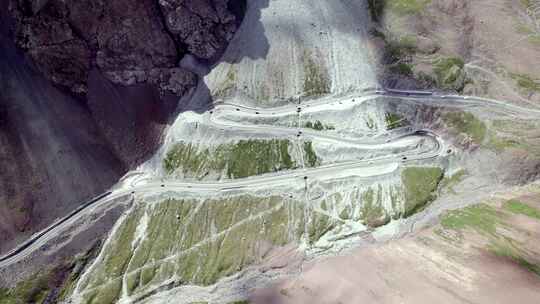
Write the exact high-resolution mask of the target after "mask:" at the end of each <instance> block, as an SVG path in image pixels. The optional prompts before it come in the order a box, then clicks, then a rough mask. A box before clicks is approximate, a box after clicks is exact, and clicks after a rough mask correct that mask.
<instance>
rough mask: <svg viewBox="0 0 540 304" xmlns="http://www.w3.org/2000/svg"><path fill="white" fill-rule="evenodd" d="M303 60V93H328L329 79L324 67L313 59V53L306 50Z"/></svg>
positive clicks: (318, 94) (309, 94) (314, 94)
mask: <svg viewBox="0 0 540 304" xmlns="http://www.w3.org/2000/svg"><path fill="white" fill-rule="evenodd" d="M303 61H304V94H305V96H320V95H324V94H328V93H330V81H329V79H328V72H327V71H326V70H325V68H324V67H323V66H321V65H319V64H317V62H316V61H315V59H314V58H313V55H312V54H311V53H310V52H308V51H306V52H305V53H304V57H303Z"/></svg>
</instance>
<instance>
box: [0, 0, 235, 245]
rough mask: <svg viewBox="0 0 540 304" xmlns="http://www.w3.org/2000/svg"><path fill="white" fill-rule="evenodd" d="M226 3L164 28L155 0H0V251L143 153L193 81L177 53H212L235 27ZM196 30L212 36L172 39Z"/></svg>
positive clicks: (102, 186) (154, 144) (110, 180)
mask: <svg viewBox="0 0 540 304" xmlns="http://www.w3.org/2000/svg"><path fill="white" fill-rule="evenodd" d="M230 1H231V2H242V1H241V0H230ZM191 2H192V3H193V4H197V3H199V1H197V0H193V1H191ZM217 2H220V3H221V4H219V5H218V4H217ZM188 3H189V1H184V2H181V1H179V2H178V5H177V6H180V5H184V6H185V9H186V10H187V9H188V8H190V7H193V5H188ZM227 3H228V1H227V0H215V1H213V2H204V4H205V5H207V6H206V11H197V12H198V13H197V14H198V18H199V19H200V20H202V21H201V22H203V23H200V24H199V23H197V24H193V27H189V28H182V29H181V30H180V31H175V33H172V32H171V30H170V29H169V28H168V27H167V26H165V23H166V22H165V20H164V11H163V10H164V8H163V5H164V4H161V3H159V2H158V0H136V1H133V0H110V1H106V0H2V1H0V54H2V56H0V168H2V169H3V170H2V172H0V252H3V251H5V250H8V249H10V248H13V247H14V246H15V245H16V244H17V243H18V242H20V241H21V240H23V239H24V238H26V237H28V236H29V235H31V234H32V233H34V232H35V231H36V230H39V229H42V228H44V227H46V226H47V225H49V224H50V223H51V222H52V221H53V220H54V219H55V218H58V217H61V216H63V215H65V214H66V213H67V212H69V211H70V210H73V209H74V208H76V207H77V206H78V204H79V203H80V202H81V201H83V200H85V199H87V198H89V197H91V196H94V195H97V194H100V193H102V192H103V191H105V190H106V189H107V188H109V187H110V186H111V185H113V184H114V183H115V182H116V181H117V180H118V178H119V177H120V176H121V175H122V174H124V173H125V172H126V171H127V170H129V169H130V168H133V167H135V166H137V165H138V164H140V163H141V162H142V161H144V160H145V159H147V158H148V157H149V156H150V155H152V153H153V152H154V151H155V150H156V149H157V148H158V147H159V145H160V142H161V137H162V136H161V135H162V133H163V130H164V128H165V127H166V126H167V123H168V122H169V119H170V115H171V114H172V113H174V110H175V109H176V106H177V104H178V100H179V96H182V95H184V94H185V93H186V92H187V91H188V90H190V89H191V88H194V87H195V86H196V84H197V77H196V76H195V74H194V73H192V72H190V71H187V70H185V69H182V68H180V67H179V66H178V64H179V61H180V59H181V58H182V57H183V56H184V55H186V54H187V53H188V52H189V49H190V47H189V46H190V45H197V48H200V49H209V50H210V49H211V50H215V51H214V53H213V54H214V55H215V54H217V50H220V49H222V48H224V47H225V46H226V43H227V41H228V40H229V39H230V38H231V37H232V35H233V33H234V31H235V30H236V27H237V24H238V21H239V19H238V18H241V16H240V15H238V16H239V17H238V18H237V17H236V16H237V15H236V13H233V12H232V11H231V12H227V11H226V10H227V7H228V5H227ZM195 6H197V5H195ZM180 10H181V9H180V8H179V7H177V9H176V10H175V12H179V11H180ZM189 14H192V12H191V11H190V12H189ZM216 16H217V17H216ZM231 16H232V17H231ZM205 20H206V21H205ZM208 20H211V21H208ZM208 24H212V26H210V27H209V26H208ZM233 24H234V26H233ZM199 26H200V28H198V27H199ZM221 28H223V29H222V30H220V29H221ZM225 28H226V30H225ZM184 30H185V31H186V33H188V34H186V35H184V34H183V33H182V31H184ZM198 30H201V31H207V32H208V31H212V35H215V37H217V38H213V40H211V41H210V40H208V41H198V42H197V44H195V43H194V42H193V43H191V44H188V43H185V42H184V40H183V38H181V37H192V36H193V35H194V34H193V33H196V32H198ZM193 37H194V36H193ZM186 40H187V38H186ZM190 41H191V40H190ZM210 43H212V45H211V46H205V44H210ZM17 47H18V48H17ZM209 53H210V51H208V52H207V54H209ZM200 54H202V52H201V53H200ZM195 55H196V56H199V55H197V54H195ZM199 58H205V59H207V58H209V57H208V56H199ZM36 70H37V71H36ZM51 84H52V85H51Z"/></svg>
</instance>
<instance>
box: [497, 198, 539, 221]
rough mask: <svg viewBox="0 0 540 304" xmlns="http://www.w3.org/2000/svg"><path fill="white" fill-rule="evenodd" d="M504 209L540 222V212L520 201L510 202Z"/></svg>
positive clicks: (505, 204) (506, 203)
mask: <svg viewBox="0 0 540 304" xmlns="http://www.w3.org/2000/svg"><path fill="white" fill-rule="evenodd" d="M503 207H504V209H505V210H508V211H510V212H512V213H516V214H523V215H526V216H528V217H531V218H535V219H538V220H540V210H538V209H536V208H534V207H531V206H529V205H527V204H525V203H523V202H520V201H518V200H509V201H507V202H505V203H504V206H503Z"/></svg>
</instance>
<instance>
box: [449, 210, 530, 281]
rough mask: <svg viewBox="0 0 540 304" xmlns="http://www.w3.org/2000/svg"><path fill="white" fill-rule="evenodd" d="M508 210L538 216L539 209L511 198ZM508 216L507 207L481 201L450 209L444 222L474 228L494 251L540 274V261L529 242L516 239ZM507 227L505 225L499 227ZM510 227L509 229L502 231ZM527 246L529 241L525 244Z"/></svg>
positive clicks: (461, 229)
mask: <svg viewBox="0 0 540 304" xmlns="http://www.w3.org/2000/svg"><path fill="white" fill-rule="evenodd" d="M503 208H504V210H507V211H510V212H513V213H520V214H526V215H530V216H533V217H535V218H536V216H538V214H536V213H535V212H538V210H536V209H534V208H532V209H531V207H529V206H527V205H525V204H523V203H521V202H519V201H515V200H510V201H508V202H506V203H505V204H504V205H503ZM507 218H508V216H507V214H506V213H504V212H503V211H501V210H499V209H497V208H495V207H493V206H490V205H487V204H478V205H473V206H469V207H466V208H463V209H459V210H454V211H450V212H447V213H446V214H444V215H443V216H442V217H441V226H442V227H443V228H444V229H451V230H455V231H459V232H460V233H464V231H465V230H472V231H475V232H477V233H479V234H480V235H482V236H484V237H485V238H486V239H487V242H488V246H487V248H486V249H487V250H489V251H490V252H492V253H493V254H495V255H497V256H500V257H504V258H508V259H510V260H512V261H514V262H515V263H516V264H518V265H520V266H521V267H523V268H525V269H527V270H529V271H531V272H533V273H535V274H537V275H539V276H540V265H537V264H535V263H532V262H530V260H529V258H527V256H528V255H529V254H528V251H527V250H526V249H524V248H523V246H524V245H525V244H523V243H522V242H520V241H517V240H515V239H513V233H512V230H513V227H512V224H509V222H507V221H506V220H507ZM498 227H504V229H502V230H501V229H498ZM501 231H506V233H501ZM525 246H526V245H525Z"/></svg>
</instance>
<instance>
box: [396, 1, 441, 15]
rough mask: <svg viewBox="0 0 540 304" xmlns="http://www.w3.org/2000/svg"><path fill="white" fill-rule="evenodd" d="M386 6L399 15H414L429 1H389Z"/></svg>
mask: <svg viewBox="0 0 540 304" xmlns="http://www.w3.org/2000/svg"><path fill="white" fill-rule="evenodd" d="M386 3H387V4H386V5H387V6H388V8H390V9H391V10H392V11H394V12H396V13H397V14H399V15H415V14H419V13H421V12H422V11H423V10H424V9H425V8H426V6H427V5H428V4H429V3H431V0H390V1H386Z"/></svg>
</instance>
